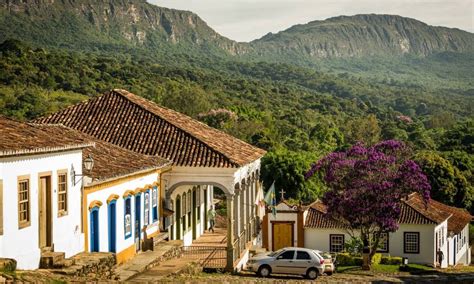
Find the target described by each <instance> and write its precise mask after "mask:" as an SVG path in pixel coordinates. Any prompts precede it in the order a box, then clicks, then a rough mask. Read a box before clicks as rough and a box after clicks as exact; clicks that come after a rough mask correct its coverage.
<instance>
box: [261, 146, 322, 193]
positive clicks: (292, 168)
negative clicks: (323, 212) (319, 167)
mask: <svg viewBox="0 0 474 284" xmlns="http://www.w3.org/2000/svg"><path fill="white" fill-rule="evenodd" d="M314 158H316V157H314V156H313V157H308V155H305V154H302V153H297V152H292V151H288V150H284V149H280V150H277V151H275V152H270V153H268V154H267V155H265V156H264V157H263V159H262V175H261V177H262V180H263V183H264V184H265V186H266V187H269V186H270V185H271V184H272V183H273V182H275V188H276V190H277V198H278V199H279V197H280V195H279V191H280V190H282V189H283V190H285V192H286V193H285V198H286V199H290V198H292V199H297V200H301V201H303V202H311V201H313V200H315V199H316V198H318V197H320V196H321V192H320V189H321V188H322V187H323V186H322V185H320V184H318V183H320V181H319V180H317V179H313V180H305V177H304V174H305V172H306V170H307V169H308V167H309V166H310V164H311V161H313V159H314Z"/></svg>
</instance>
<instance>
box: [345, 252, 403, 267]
mask: <svg viewBox="0 0 474 284" xmlns="http://www.w3.org/2000/svg"><path fill="white" fill-rule="evenodd" d="M336 261H337V265H338V266H362V264H363V260H362V257H361V256H353V255H350V254H349V253H339V254H337V257H336ZM377 264H389V265H401V264H402V258H401V257H392V256H382V254H380V253H376V254H375V255H374V257H373V258H372V265H377Z"/></svg>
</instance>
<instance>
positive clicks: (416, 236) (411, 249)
mask: <svg viewBox="0 0 474 284" xmlns="http://www.w3.org/2000/svg"><path fill="white" fill-rule="evenodd" d="M403 252H404V253H420V233H418V232H405V233H403Z"/></svg>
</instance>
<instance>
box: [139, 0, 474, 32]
mask: <svg viewBox="0 0 474 284" xmlns="http://www.w3.org/2000/svg"><path fill="white" fill-rule="evenodd" d="M148 2H150V3H152V4H155V5H158V6H161V7H167V8H174V9H179V10H187V11H192V12H194V13H196V14H198V15H199V16H200V17H201V18H202V19H203V20H204V21H206V22H207V24H208V25H209V26H210V27H212V28H213V29H214V30H216V31H217V32H218V33H220V34H221V35H223V36H226V37H228V38H230V39H233V40H236V41H251V40H254V39H257V38H260V37H262V36H264V35H265V34H267V33H268V32H273V33H276V32H278V31H281V30H285V29H287V28H289V27H291V26H293V25H295V24H304V23H307V22H310V21H313V20H324V19H327V18H331V17H335V16H340V15H355V14H369V13H376V14H393V15H401V16H405V17H410V18H415V19H417V20H420V21H422V22H425V23H427V24H430V25H434V26H445V27H451V28H459V29H462V30H467V31H469V32H474V0H148Z"/></svg>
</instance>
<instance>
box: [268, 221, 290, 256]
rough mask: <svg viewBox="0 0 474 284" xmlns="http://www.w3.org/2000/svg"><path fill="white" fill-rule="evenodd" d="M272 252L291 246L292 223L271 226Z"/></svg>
mask: <svg viewBox="0 0 474 284" xmlns="http://www.w3.org/2000/svg"><path fill="white" fill-rule="evenodd" d="M272 240H273V241H272V250H273V251H276V250H279V249H281V248H284V247H292V246H293V223H288V222H285V223H283V222H282V223H273V224H272Z"/></svg>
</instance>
